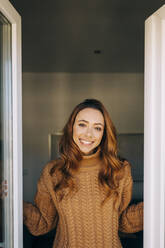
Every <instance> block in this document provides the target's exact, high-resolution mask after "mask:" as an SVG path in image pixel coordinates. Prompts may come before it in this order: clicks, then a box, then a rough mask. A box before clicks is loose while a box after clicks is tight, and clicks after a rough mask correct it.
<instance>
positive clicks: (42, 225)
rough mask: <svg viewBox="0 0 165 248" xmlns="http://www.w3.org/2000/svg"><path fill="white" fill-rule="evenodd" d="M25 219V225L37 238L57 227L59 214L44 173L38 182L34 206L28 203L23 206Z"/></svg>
mask: <svg viewBox="0 0 165 248" xmlns="http://www.w3.org/2000/svg"><path fill="white" fill-rule="evenodd" d="M48 179H49V178H48ZM48 183H49V182H48ZM23 217H24V218H23V219H24V224H25V225H26V226H27V228H28V229H29V231H30V232H31V233H32V234H33V235H35V236H38V235H42V234H45V233H47V232H49V231H50V230H51V229H53V228H55V227H56V224H57V222H58V214H57V210H56V208H55V205H54V203H53V200H52V197H51V194H50V191H49V190H48V186H47V183H46V180H45V175H44V173H42V175H41V177H40V179H39V181H38V185H37V193H36V196H35V199H34V205H33V204H31V203H27V202H24V204H23Z"/></svg>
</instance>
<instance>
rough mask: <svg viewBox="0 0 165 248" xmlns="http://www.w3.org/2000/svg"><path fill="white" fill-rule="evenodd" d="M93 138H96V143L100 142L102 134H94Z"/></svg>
mask: <svg viewBox="0 0 165 248" xmlns="http://www.w3.org/2000/svg"><path fill="white" fill-rule="evenodd" d="M95 137H96V138H97V140H98V142H101V140H102V137H103V132H101V133H96V134H95Z"/></svg>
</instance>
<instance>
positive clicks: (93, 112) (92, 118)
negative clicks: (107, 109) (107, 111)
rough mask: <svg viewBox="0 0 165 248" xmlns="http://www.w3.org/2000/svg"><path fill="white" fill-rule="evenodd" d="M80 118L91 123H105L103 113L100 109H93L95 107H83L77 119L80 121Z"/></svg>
mask: <svg viewBox="0 0 165 248" xmlns="http://www.w3.org/2000/svg"><path fill="white" fill-rule="evenodd" d="M79 120H85V121H88V122H91V123H101V124H104V117H103V114H102V113H101V112H100V111H99V110H97V109H93V108H85V109H82V110H81V111H80V112H79V113H78V114H77V116H76V119H75V121H79Z"/></svg>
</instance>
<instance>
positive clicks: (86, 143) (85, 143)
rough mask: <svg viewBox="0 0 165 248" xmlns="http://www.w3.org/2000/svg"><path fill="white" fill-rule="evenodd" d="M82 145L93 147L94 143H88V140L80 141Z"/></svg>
mask: <svg viewBox="0 0 165 248" xmlns="http://www.w3.org/2000/svg"><path fill="white" fill-rule="evenodd" d="M79 140H80V143H81V144H83V145H92V144H93V143H94V141H87V140H83V139H79Z"/></svg>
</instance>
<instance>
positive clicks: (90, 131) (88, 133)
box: [86, 127, 93, 138]
mask: <svg viewBox="0 0 165 248" xmlns="http://www.w3.org/2000/svg"><path fill="white" fill-rule="evenodd" d="M92 136H93V131H92V128H90V127H88V128H87V130H86V137H89V138H92Z"/></svg>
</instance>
